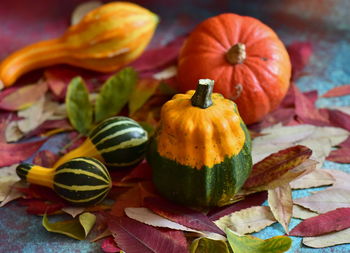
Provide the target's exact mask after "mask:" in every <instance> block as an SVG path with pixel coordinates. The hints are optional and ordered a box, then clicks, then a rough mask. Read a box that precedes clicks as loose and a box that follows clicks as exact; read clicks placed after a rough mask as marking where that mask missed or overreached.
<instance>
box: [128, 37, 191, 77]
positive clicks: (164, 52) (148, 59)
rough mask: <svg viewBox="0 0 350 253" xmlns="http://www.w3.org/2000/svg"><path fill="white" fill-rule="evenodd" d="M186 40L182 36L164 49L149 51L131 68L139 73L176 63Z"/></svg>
mask: <svg viewBox="0 0 350 253" xmlns="http://www.w3.org/2000/svg"><path fill="white" fill-rule="evenodd" d="M184 40H185V37H184V36H180V37H177V38H176V39H175V40H173V41H172V42H171V43H169V44H168V45H166V46H164V47H159V48H155V49H149V50H147V51H145V52H144V53H143V54H142V55H141V57H140V58H138V59H137V60H136V61H134V62H133V63H132V64H131V66H132V67H134V68H135V69H136V70H137V71H139V72H145V71H151V70H156V69H159V68H161V67H166V66H168V65H170V64H172V63H175V62H176V59H177V56H178V55H179V51H180V48H181V46H182V44H183V42H184Z"/></svg>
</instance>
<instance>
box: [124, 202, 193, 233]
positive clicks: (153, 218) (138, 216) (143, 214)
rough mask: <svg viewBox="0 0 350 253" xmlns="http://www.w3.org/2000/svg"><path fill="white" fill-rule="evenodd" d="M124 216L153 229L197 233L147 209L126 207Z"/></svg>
mask: <svg viewBox="0 0 350 253" xmlns="http://www.w3.org/2000/svg"><path fill="white" fill-rule="evenodd" d="M125 214H126V215H127V216H128V217H129V218H131V219H134V220H137V221H139V222H142V223H144V224H147V225H150V226H153V227H161V228H171V229H174V230H182V231H189V232H197V231H196V230H194V229H191V228H188V227H185V226H183V225H181V224H179V223H176V222H173V221H171V220H169V219H166V218H164V217H162V216H160V215H158V214H155V213H154V212H152V211H151V210H149V209H148V208H144V207H138V208H137V207H127V208H125Z"/></svg>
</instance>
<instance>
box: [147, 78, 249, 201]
mask: <svg viewBox="0 0 350 253" xmlns="http://www.w3.org/2000/svg"><path fill="white" fill-rule="evenodd" d="M213 85H214V81H212V80H209V79H200V80H199V84H198V87H197V90H196V91H194V90H190V91H188V92H187V93H186V94H177V95H175V96H174V97H173V98H172V99H171V100H170V101H168V102H167V103H165V104H164V105H163V107H162V109H161V121H160V126H159V128H158V129H157V131H156V133H155V135H154V136H153V138H152V139H151V141H150V145H149V149H148V151H147V155H146V157H147V160H148V162H149V164H150V165H151V167H152V170H153V171H152V174H153V182H154V184H155V186H156V188H157V190H158V191H159V192H160V193H161V194H162V195H163V196H164V197H166V198H168V199H170V200H173V201H175V202H178V203H181V204H185V205H188V206H201V207H209V206H222V205H226V204H229V203H231V202H232V199H233V197H234V195H235V194H236V193H237V192H238V191H239V189H240V188H241V187H242V185H243V184H244V182H245V181H246V179H247V178H248V176H249V173H250V171H251V167H252V157H251V140H250V135H249V132H248V130H247V128H246V126H245V124H244V123H243V121H242V119H241V117H240V115H239V113H238V111H237V106H236V104H235V103H234V102H232V101H231V100H228V99H225V98H224V97H223V96H222V95H221V94H218V93H213V94H212V90H213Z"/></svg>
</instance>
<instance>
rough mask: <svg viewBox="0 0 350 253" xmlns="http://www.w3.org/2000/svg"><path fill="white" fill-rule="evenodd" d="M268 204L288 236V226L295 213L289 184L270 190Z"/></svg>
mask: <svg viewBox="0 0 350 253" xmlns="http://www.w3.org/2000/svg"><path fill="white" fill-rule="evenodd" d="M268 203H269V206H270V209H271V211H272V213H273V216H274V217H275V218H276V220H277V221H278V222H279V223H280V224H281V225H282V226H283V228H284V230H285V231H286V233H287V234H288V231H289V230H288V225H289V222H290V219H291V218H292V213H293V199H292V189H291V187H290V185H289V184H286V185H283V186H279V187H276V188H275V189H271V190H268Z"/></svg>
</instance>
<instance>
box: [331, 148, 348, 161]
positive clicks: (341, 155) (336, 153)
mask: <svg viewBox="0 0 350 253" xmlns="http://www.w3.org/2000/svg"><path fill="white" fill-rule="evenodd" d="M326 159H327V160H328V161H332V162H336V163H350V148H345V147H341V148H339V149H337V150H333V151H332V152H331V153H330V154H329V156H327V157H326Z"/></svg>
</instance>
